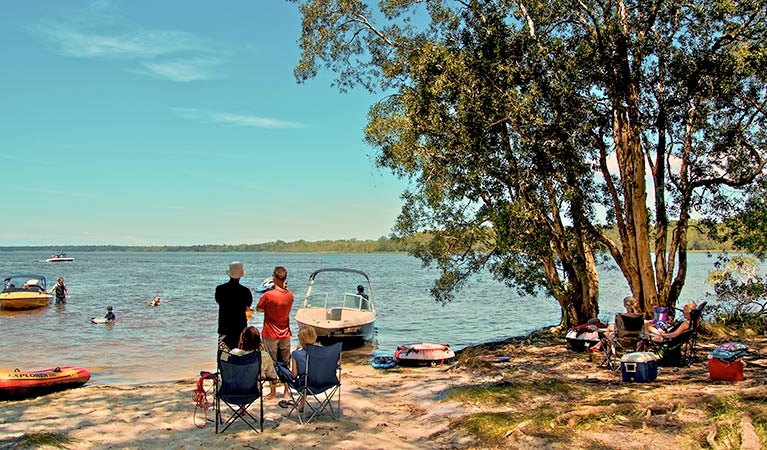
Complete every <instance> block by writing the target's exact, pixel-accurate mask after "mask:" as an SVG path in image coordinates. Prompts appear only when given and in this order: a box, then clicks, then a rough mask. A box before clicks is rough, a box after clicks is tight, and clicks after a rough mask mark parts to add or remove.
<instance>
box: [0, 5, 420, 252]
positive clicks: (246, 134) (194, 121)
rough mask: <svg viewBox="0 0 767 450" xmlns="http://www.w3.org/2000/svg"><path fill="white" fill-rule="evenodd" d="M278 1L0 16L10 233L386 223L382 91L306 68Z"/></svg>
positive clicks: (245, 231)
mask: <svg viewBox="0 0 767 450" xmlns="http://www.w3.org/2000/svg"><path fill="white" fill-rule="evenodd" d="M300 30H301V18H300V14H299V12H298V8H297V5H296V4H293V3H288V2H286V1H284V0H258V1H254V0H228V1H226V2H210V1H204V0H163V1H156V0H99V1H81V0H67V1H66V2H62V1H60V0H36V1H13V2H5V3H4V7H3V13H2V14H1V15H0V57H2V59H3V61H2V68H1V69H0V167H1V168H2V171H1V172H0V173H2V176H0V191H2V193H3V195H2V197H3V200H4V201H5V208H4V209H3V212H2V213H0V246H23V245H51V246H66V245H101V244H111V245H195V244H241V243H263V242H271V241H276V240H283V241H287V242H292V241H296V240H301V239H303V240H307V241H318V240H326V239H331V240H334V239H358V240H365V239H378V238H379V237H381V236H386V235H388V234H389V233H390V230H391V228H392V226H393V224H394V221H395V219H396V217H397V215H398V213H399V211H400V208H401V205H402V202H401V199H400V194H401V193H402V191H403V190H404V188H405V181H403V180H399V179H397V178H396V177H394V175H392V174H391V173H390V172H389V171H387V170H385V169H380V168H377V167H375V164H374V158H375V153H376V149H374V148H372V147H370V146H368V145H367V144H366V143H365V142H364V140H363V137H364V136H363V128H364V126H365V123H366V119H367V117H366V115H367V112H368V109H369V107H370V106H371V105H372V104H373V103H374V102H375V101H377V100H378V99H380V98H381V96H382V95H383V94H369V93H367V92H366V91H364V90H362V89H360V90H357V91H352V92H349V93H345V94H342V93H340V92H339V91H338V90H337V89H335V88H333V87H332V86H331V82H332V81H333V74H330V73H320V74H319V76H318V77H317V78H316V79H313V80H310V81H308V82H307V83H304V84H298V83H297V82H296V80H295V78H294V77H293V68H294V66H295V65H296V63H297V61H298V58H299V56H300V49H299V47H298V43H297V42H298V38H299V37H300Z"/></svg>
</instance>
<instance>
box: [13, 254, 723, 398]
mask: <svg viewBox="0 0 767 450" xmlns="http://www.w3.org/2000/svg"><path fill="white" fill-rule="evenodd" d="M48 256H49V255H48V254H46V253H42V252H32V251H0V274H2V275H3V278H5V277H6V276H10V275H12V274H17V273H33V274H40V275H43V276H45V277H46V278H47V279H48V284H49V287H50V286H52V285H53V284H54V283H55V282H56V279H57V278H58V277H60V276H61V277H64V279H65V281H66V284H67V286H68V288H69V291H70V293H71V294H72V299H71V300H70V301H69V302H68V303H67V304H65V305H54V304H53V303H51V305H50V306H48V307H46V308H40V309H36V310H30V311H3V310H0V330H2V345H0V348H1V349H2V351H0V371H2V372H6V371H12V370H13V369H14V368H19V369H21V370H32V369H41V368H46V367H53V366H65V365H72V366H80V367H85V368H87V369H88V370H90V371H91V373H92V378H91V381H90V383H91V384H99V385H106V384H137V383H147V382H165V381H176V380H180V379H189V378H195V377H197V376H198V375H199V371H200V370H214V369H215V346H216V337H217V333H216V327H217V317H218V306H217V304H216V303H215V300H214V299H213V293H214V290H215V287H216V285H218V284H220V283H224V282H226V281H227V280H228V277H227V275H226V270H227V267H228V264H229V262H230V261H235V260H239V261H242V262H243V263H244V265H245V270H246V271H247V274H246V276H245V277H244V278H243V279H242V280H241V282H242V284H244V285H246V286H248V287H254V286H256V285H257V284H258V283H259V282H261V281H262V280H263V279H264V278H266V277H268V276H270V275H271V273H272V269H273V268H274V266H276V265H282V266H285V267H286V268H287V269H288V288H289V289H290V290H292V291H293V293H294V294H295V297H296V301H295V304H294V311H293V314H292V315H291V317H293V316H294V315H295V309H296V308H297V307H298V306H299V305H300V304H301V302H302V301H303V297H304V294H305V293H306V288H307V284H308V282H309V275H310V274H311V273H312V272H313V271H314V270H316V269H319V268H325V267H347V268H355V269H359V270H362V271H364V272H365V273H367V274H368V276H369V277H370V279H371V283H372V287H373V294H374V298H375V303H376V309H377V312H378V320H377V321H376V326H377V344H374V345H370V346H365V347H362V348H360V349H357V350H354V351H352V352H350V354H349V356H348V357H350V358H356V359H359V360H361V361H364V360H366V359H369V357H370V355H371V354H373V353H376V354H393V352H394V350H395V348H396V347H397V346H398V345H400V344H403V343H407V342H416V341H426V342H438V343H445V344H449V345H450V346H451V347H452V348H453V349H456V350H458V349H461V348H463V347H466V346H468V345H472V344H479V343H483V342H489V341H495V340H500V339H504V338H507V337H511V336H519V335H522V334H524V333H527V332H529V331H532V330H534V329H537V328H540V327H543V326H547V325H554V324H557V323H558V322H559V307H558V305H557V303H556V301H554V300H553V299H550V298H546V297H540V298H532V297H520V296H518V295H517V293H516V291H515V290H514V289H509V288H507V287H505V286H504V285H503V284H501V283H498V282H496V281H494V280H492V279H491V277H489V276H485V277H482V278H477V279H475V280H474V281H473V282H472V283H471V285H470V287H469V288H467V289H465V290H463V291H462V292H460V293H458V295H457V299H456V301H454V302H452V303H450V304H447V305H444V306H443V305H441V304H439V303H436V302H435V301H434V300H433V299H432V298H431V297H430V296H429V288H430V287H431V285H432V283H433V281H434V279H435V278H436V277H437V271H436V270H435V269H425V268H423V267H421V263H420V260H418V259H416V258H414V257H411V256H408V255H404V254H326V253H124V252H83V253H76V252H75V253H72V252H68V256H73V257H75V261H74V262H58V263H46V262H43V260H44V259H45V258H47V257H48ZM713 263H714V259H713V258H710V257H708V256H707V255H706V254H703V253H694V254H690V255H689V267H688V277H687V284H686V286H685V290H684V293H683V298H684V301H685V302H687V301H697V302H700V301H702V300H704V299H705V295H706V292H710V291H711V289H710V287H709V286H708V285H707V284H706V283H705V280H706V278H707V276H708V272H709V271H710V270H711V269H712V266H713ZM355 287H356V285H354V286H349V288H348V292H354V289H355ZM629 294H630V292H629V290H628V287H627V285H626V282H625V281H624V280H623V278H622V277H621V276H620V273H619V272H618V271H617V270H615V269H614V268H612V269H611V268H609V267H603V268H602V269H601V270H600V297H601V301H600V307H601V311H600V318H601V319H602V320H603V321H608V322H612V319H611V318H612V317H613V315H614V313H615V312H616V311H620V310H622V299H623V297H625V296H626V295H629ZM155 296H159V297H161V298H162V299H163V300H167V303H162V304H161V305H160V306H157V307H151V306H148V305H147V304H146V302H147V301H149V300H151V299H152V298H153V297H155ZM257 299H258V296H257V294H256V295H254V302H255V301H257ZM709 301H710V299H709ZM107 306H113V307H114V311H115V314H116V315H117V317H118V319H119V322H118V323H115V324H113V325H95V324H91V323H90V318H91V317H103V316H104V314H105V313H106V308H107ZM262 321H263V316H262V315H260V314H254V315H253V318H252V321H251V323H252V324H254V325H256V326H258V328H259V329H260V328H261V323H262ZM291 327H292V328H293V331H294V333H295V334H297V330H298V325H297V324H296V322H295V320H292V321H291ZM344 358H347V356H346V353H345V356H344Z"/></svg>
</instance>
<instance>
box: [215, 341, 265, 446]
mask: <svg viewBox="0 0 767 450" xmlns="http://www.w3.org/2000/svg"><path fill="white" fill-rule="evenodd" d="M217 375H218V377H217V381H216V388H215V391H214V392H215V398H216V402H215V403H216V433H218V432H219V425H222V428H221V433H223V432H224V431H226V430H227V429H228V428H229V427H230V426H231V425H232V424H233V423H234V422H236V421H237V419H240V420H242V421H243V422H245V423H246V424H247V425H248V426H249V427H250V428H251V429H252V430H253V431H255V432H259V429H257V428H256V424H257V423H258V424H259V426H260V431H264V397H263V395H262V389H261V388H262V386H261V381H260V379H259V378H260V376H261V352H252V353H248V354H246V355H242V356H236V355H232V354H229V353H224V352H221V351H219V357H218V374H217ZM256 400H259V404H260V405H259V419H258V421H257V420H256V418H255V417H254V416H253V414H251V409H252V408H251V406H252V405H253V403H254V402H255V401H256ZM222 403H223V404H224V405H226V407H228V408H229V409H228V410H224V411H222V410H221V409H222ZM227 411H229V412H231V415H230V416H229V418H228V419H226V421H224V418H223V416H222V413H224V412H227Z"/></svg>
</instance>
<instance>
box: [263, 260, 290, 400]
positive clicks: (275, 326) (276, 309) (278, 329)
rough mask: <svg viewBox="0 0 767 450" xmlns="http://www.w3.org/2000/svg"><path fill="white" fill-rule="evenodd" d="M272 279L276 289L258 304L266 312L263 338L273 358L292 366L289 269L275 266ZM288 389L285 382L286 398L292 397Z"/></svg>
mask: <svg viewBox="0 0 767 450" xmlns="http://www.w3.org/2000/svg"><path fill="white" fill-rule="evenodd" d="M272 279H273V280H274V289H272V290H269V291H266V292H265V293H264V295H262V296H261V299H260V300H259V301H258V305H257V306H256V311H258V312H262V313H264V327H263V328H262V329H261V338H262V340H263V342H264V347H265V348H266V351H267V352H269V356H271V357H272V360H273V361H275V362H283V363H285V364H287V365H288V367H290V336H291V333H290V310H291V308H293V293H292V292H290V291H289V290H288V289H287V287H286V281H287V279H288V271H287V270H286V269H285V268H284V267H281V266H278V267H275V268H274V273H273V274H272ZM288 389H290V388H289V387H288V385H287V384H285V393H284V398H289V397H290V392H289V391H288Z"/></svg>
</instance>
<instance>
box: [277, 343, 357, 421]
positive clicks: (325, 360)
mask: <svg viewBox="0 0 767 450" xmlns="http://www.w3.org/2000/svg"><path fill="white" fill-rule="evenodd" d="M341 347H342V344H341V343H340V342H337V343H335V344H333V345H331V346H329V347H321V346H319V345H307V346H306V375H305V376H299V377H298V378H296V379H294V378H293V375H292V373H291V371H290V368H289V367H288V366H287V365H286V364H284V363H282V362H278V363H277V374H278V376H279V377H280V379H281V380H282V381H283V382H286V383H287V384H288V386H289V387H290V398H291V408H290V411H288V416H290V415H291V414H292V413H293V412H294V411H295V412H297V415H298V421H299V422H300V423H301V424H306V423H309V422H311V421H312V420H313V419H314V418H315V417H317V415H319V414H320V413H321V412H322V411H325V410H327V411H328V412H329V413H330V416H331V417H332V418H333V420H335V419H337V418H338V417H339V415H340V412H341V366H340V364H339V361H340V358H341ZM334 397H335V398H336V406H335V408H334V407H333V398H334ZM302 405H303V408H301V406H302Z"/></svg>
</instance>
